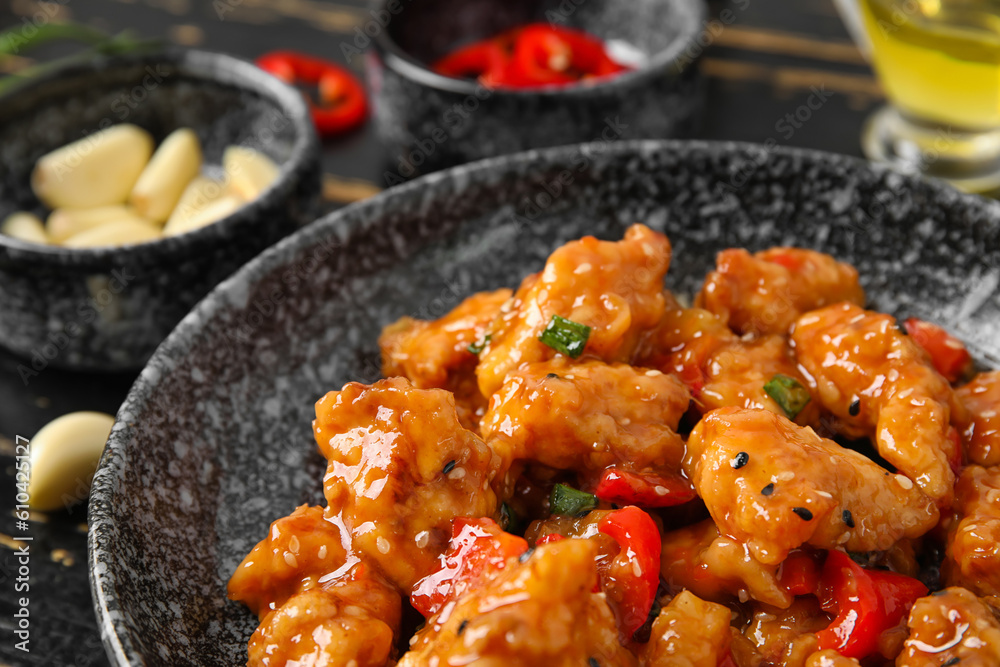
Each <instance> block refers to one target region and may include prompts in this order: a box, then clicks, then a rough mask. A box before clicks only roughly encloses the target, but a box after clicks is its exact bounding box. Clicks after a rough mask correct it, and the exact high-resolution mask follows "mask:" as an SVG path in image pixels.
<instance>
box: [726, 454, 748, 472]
mask: <svg viewBox="0 0 1000 667" xmlns="http://www.w3.org/2000/svg"><path fill="white" fill-rule="evenodd" d="M748 463H750V455H749V454H747V453H746V452H740V453H739V454H737V455H736V456H734V457H733V459H732V461H730V462H729V465H731V466H733V468H735V469H736V470H739V469H740V468H742V467H743V466H745V465H746V464H748Z"/></svg>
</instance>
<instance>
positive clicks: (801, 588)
mask: <svg viewBox="0 0 1000 667" xmlns="http://www.w3.org/2000/svg"><path fill="white" fill-rule="evenodd" d="M821 556H822V552H818V553H817V552H813V551H805V550H803V549H795V550H793V551H791V552H789V554H788V557H787V558H785V560H784V561H783V562H782V563H781V565H780V566H779V567H778V585H780V586H782V587H783V588H784V589H785V590H787V591H788V592H789V593H790V594H791V595H814V594H815V593H816V590H817V589H818V588H819V575H820V557H821Z"/></svg>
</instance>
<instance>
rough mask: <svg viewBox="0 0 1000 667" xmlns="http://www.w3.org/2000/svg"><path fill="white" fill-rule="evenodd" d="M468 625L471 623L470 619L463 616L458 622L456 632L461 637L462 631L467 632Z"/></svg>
mask: <svg viewBox="0 0 1000 667" xmlns="http://www.w3.org/2000/svg"><path fill="white" fill-rule="evenodd" d="M468 625H469V619H467V618H463V619H462V622H461V623H459V624H458V632H456V633H455V634H457V635H458V636H459V637H461V636H462V633H463V632H465V628H466V627H467V626H468Z"/></svg>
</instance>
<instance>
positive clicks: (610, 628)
mask: <svg viewBox="0 0 1000 667" xmlns="http://www.w3.org/2000/svg"><path fill="white" fill-rule="evenodd" d="M596 555H597V545H596V544H595V543H594V542H592V541H590V540H562V541H560V542H553V543H550V544H544V545H541V546H539V547H538V548H537V549H535V551H534V552H533V554H532V555H531V556H530V557H529V558H527V559H525V562H524V563H520V562H518V561H516V560H515V561H514V562H513V563H512V564H511V565H510V566H508V567H506V568H504V569H503V570H501V571H500V572H499V574H498V575H497V577H496V578H495V579H494V580H493V581H491V582H490V583H488V584H487V585H486V586H485V587H483V588H480V589H477V590H475V591H472V592H471V593H469V594H468V595H466V596H464V597H463V598H461V599H460V600H458V602H457V604H455V605H454V606H453V607H451V606H449V607H447V608H446V609H443V610H442V611H441V613H440V614H438V615H436V616H432V617H431V618H430V619H428V621H427V624H426V626H424V629H423V630H421V631H420V632H418V633H417V634H416V635H415V637H414V640H413V642H412V644H411V649H410V651H409V652H408V653H406V654H405V655H404V656H403V658H402V659H401V660H400V661H399V667H418V666H419V667H422V666H424V665H434V664H439V665H467V664H470V663H472V662H473V661H475V664H476V665H478V666H481V667H507V666H509V665H552V666H554V667H559V666H563V665H565V666H566V667H580V666H581V665H582V666H587V665H595V664H596V665H600V666H601V667H614V666H634V665H636V659H635V657H634V656H633V655H632V654H631V653H630V652H629V651H628V650H627V649H625V648H624V647H622V646H621V644H619V642H618V631H617V628H616V627H615V619H614V616H613V615H612V613H611V609H610V608H609V607H608V605H607V603H606V602H605V600H604V595H603V594H600V593H594V592H593V590H594V586H595V585H596V584H597V564H596V562H595V560H594V559H595V556H596Z"/></svg>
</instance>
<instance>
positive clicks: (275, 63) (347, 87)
mask: <svg viewBox="0 0 1000 667" xmlns="http://www.w3.org/2000/svg"><path fill="white" fill-rule="evenodd" d="M257 66H258V67H260V68H261V69H262V70H264V71H266V72H270V73H271V74H273V75H274V76H276V77H278V78H279V79H282V80H283V81H285V82H287V83H289V84H292V85H297V84H305V85H311V86H316V87H317V90H318V97H319V104H317V103H316V102H314V101H313V100H312V99H310V98H309V96H308V95H307V96H306V101H307V102H308V103H309V110H310V112H311V114H312V119H313V123H314V124H315V125H316V131H317V132H319V134H320V136H323V137H332V136H335V135H338V134H342V133H344V132H347V131H349V130H352V129H354V128H356V127H358V126H359V125H361V124H362V123H363V122H364V120H365V118H366V117H367V115H368V100H367V99H366V97H365V89H364V86H362V85H361V82H360V81H358V79H357V77H355V76H354V75H353V74H352V73H351V72H349V71H348V70H346V69H344V68H343V67H341V66H340V65H337V64H334V63H331V62H328V61H326V60H323V59H321V58H315V57H313V56H309V55H306V54H304V53H298V52H296V51H272V52H271V53H266V54H264V55H263V56H261V57H259V58H258V59H257Z"/></svg>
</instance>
